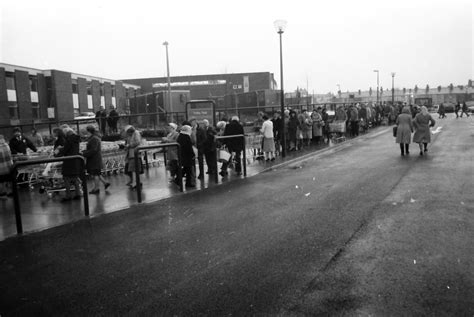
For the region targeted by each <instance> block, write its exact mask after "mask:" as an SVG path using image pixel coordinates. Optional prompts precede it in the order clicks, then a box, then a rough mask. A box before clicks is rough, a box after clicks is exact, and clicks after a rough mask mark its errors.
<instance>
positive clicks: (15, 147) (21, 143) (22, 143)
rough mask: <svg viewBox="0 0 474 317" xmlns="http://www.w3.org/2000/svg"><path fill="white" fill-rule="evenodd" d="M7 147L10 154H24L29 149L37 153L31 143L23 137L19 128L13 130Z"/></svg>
mask: <svg viewBox="0 0 474 317" xmlns="http://www.w3.org/2000/svg"><path fill="white" fill-rule="evenodd" d="M9 146H10V151H11V152H12V154H19V153H21V154H26V149H27V148H30V149H31V150H32V151H33V152H36V151H37V149H36V146H35V145H34V144H33V142H31V141H30V139H28V138H25V137H24V136H23V134H22V133H21V129H20V128H15V129H13V138H11V139H10V143H9Z"/></svg>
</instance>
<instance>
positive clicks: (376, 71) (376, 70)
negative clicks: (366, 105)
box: [374, 69, 379, 105]
mask: <svg viewBox="0 0 474 317" xmlns="http://www.w3.org/2000/svg"><path fill="white" fill-rule="evenodd" d="M374 72H375V73H377V105H378V104H379V70H378V69H375V70H374Z"/></svg>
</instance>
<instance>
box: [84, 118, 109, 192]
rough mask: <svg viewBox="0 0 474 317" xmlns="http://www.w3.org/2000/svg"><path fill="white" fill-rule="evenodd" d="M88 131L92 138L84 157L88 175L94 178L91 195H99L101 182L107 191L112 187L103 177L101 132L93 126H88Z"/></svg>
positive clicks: (88, 141)
mask: <svg viewBox="0 0 474 317" xmlns="http://www.w3.org/2000/svg"><path fill="white" fill-rule="evenodd" d="M86 131H87V132H88V133H89V134H90V137H89V139H88V140H87V146H86V149H85V150H84V151H83V152H82V156H84V157H85V158H86V159H87V160H86V169H87V173H89V175H91V176H92V177H93V178H94V188H92V190H91V191H90V192H89V194H98V193H99V192H100V189H99V182H102V184H104V188H105V190H107V188H108V187H109V186H110V183H108V182H107V181H106V180H105V178H104V177H103V176H102V166H103V164H102V147H101V138H100V136H99V131H97V130H96V128H95V127H94V126H92V125H89V126H87V128H86Z"/></svg>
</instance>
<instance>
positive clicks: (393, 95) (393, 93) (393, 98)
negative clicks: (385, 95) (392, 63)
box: [392, 73, 395, 106]
mask: <svg viewBox="0 0 474 317" xmlns="http://www.w3.org/2000/svg"><path fill="white" fill-rule="evenodd" d="M394 80H395V73H392V106H395V88H394V86H393V81H394Z"/></svg>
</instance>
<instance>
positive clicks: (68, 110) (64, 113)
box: [51, 70, 74, 120]
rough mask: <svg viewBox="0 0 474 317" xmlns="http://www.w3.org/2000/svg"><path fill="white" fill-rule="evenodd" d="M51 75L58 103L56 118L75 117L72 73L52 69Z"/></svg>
mask: <svg viewBox="0 0 474 317" xmlns="http://www.w3.org/2000/svg"><path fill="white" fill-rule="evenodd" d="M51 77H52V87H53V92H54V94H53V96H54V98H55V105H56V119H57V120H72V119H74V107H73V103H72V80H71V73H66V72H62V71H59V70H53V71H51Z"/></svg>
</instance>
